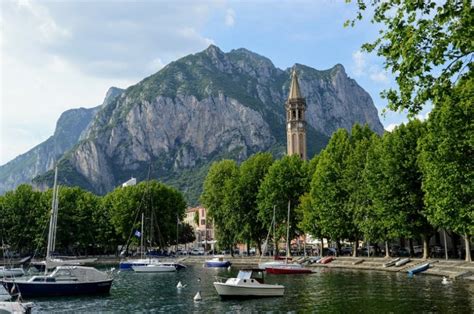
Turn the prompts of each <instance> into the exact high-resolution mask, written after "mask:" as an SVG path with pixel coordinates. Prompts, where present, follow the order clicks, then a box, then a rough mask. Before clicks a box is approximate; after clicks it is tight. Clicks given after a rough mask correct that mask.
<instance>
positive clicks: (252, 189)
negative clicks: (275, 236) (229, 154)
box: [226, 153, 273, 253]
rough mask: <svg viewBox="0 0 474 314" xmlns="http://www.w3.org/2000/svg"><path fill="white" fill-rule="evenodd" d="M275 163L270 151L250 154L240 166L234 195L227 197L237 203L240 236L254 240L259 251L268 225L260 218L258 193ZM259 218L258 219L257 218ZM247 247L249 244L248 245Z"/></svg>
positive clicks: (246, 239)
mask: <svg viewBox="0 0 474 314" xmlns="http://www.w3.org/2000/svg"><path fill="white" fill-rule="evenodd" d="M272 163H273V157H272V155H271V154H270V153H258V154H255V155H252V156H250V158H248V159H247V160H246V161H244V162H243V163H242V164H241V165H240V167H239V179H238V180H236V181H235V183H236V184H235V187H234V188H235V189H236V190H235V192H236V193H233V194H232V195H233V196H234V197H229V198H226V199H227V200H228V201H230V204H235V205H236V206H235V214H236V217H235V219H236V221H237V222H238V226H239V229H240V238H241V239H242V240H243V241H246V242H247V243H250V241H254V242H255V243H256V244H257V248H258V251H259V253H262V252H261V243H262V240H263V239H264V238H265V236H266V234H267V231H268V226H266V225H265V224H264V222H263V221H261V220H260V219H258V212H259V211H258V204H257V194H258V190H259V188H260V185H261V183H262V181H263V179H264V177H265V176H266V174H267V173H268V170H269V168H270V166H271V165H272ZM256 218H257V219H256ZM247 249H249V246H248V245H247Z"/></svg>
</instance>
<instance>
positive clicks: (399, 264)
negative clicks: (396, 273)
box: [395, 258, 410, 267]
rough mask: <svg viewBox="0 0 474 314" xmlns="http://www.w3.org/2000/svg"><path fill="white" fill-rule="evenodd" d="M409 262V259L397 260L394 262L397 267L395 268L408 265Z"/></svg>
mask: <svg viewBox="0 0 474 314" xmlns="http://www.w3.org/2000/svg"><path fill="white" fill-rule="evenodd" d="M409 261H410V259H409V258H403V259H401V260H399V261H398V262H396V263H395V266H397V267H400V266H403V265H405V264H406V263H408V262H409Z"/></svg>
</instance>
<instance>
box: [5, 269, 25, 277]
mask: <svg viewBox="0 0 474 314" xmlns="http://www.w3.org/2000/svg"><path fill="white" fill-rule="evenodd" d="M24 274H25V271H24V270H23V268H22V267H6V266H0V277H21V276H23V275H24Z"/></svg>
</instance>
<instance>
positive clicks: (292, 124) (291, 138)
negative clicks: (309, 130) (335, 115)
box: [285, 69, 307, 160]
mask: <svg viewBox="0 0 474 314" xmlns="http://www.w3.org/2000/svg"><path fill="white" fill-rule="evenodd" d="M285 109H286V137H287V154H288V155H298V156H300V158H301V159H303V160H306V157H307V156H306V121H305V118H304V117H305V111H306V100H305V99H304V98H303V97H301V92H300V86H299V84H298V76H297V75H296V70H295V69H293V73H292V75H291V84H290V94H289V95H288V100H287V101H286V103H285Z"/></svg>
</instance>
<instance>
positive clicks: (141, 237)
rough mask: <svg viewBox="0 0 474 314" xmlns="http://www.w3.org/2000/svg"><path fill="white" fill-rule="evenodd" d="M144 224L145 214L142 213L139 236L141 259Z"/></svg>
mask: <svg viewBox="0 0 474 314" xmlns="http://www.w3.org/2000/svg"><path fill="white" fill-rule="evenodd" d="M144 223H145V214H144V213H142V234H141V235H140V256H141V258H142V259H143V250H144V249H143V225H144Z"/></svg>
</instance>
